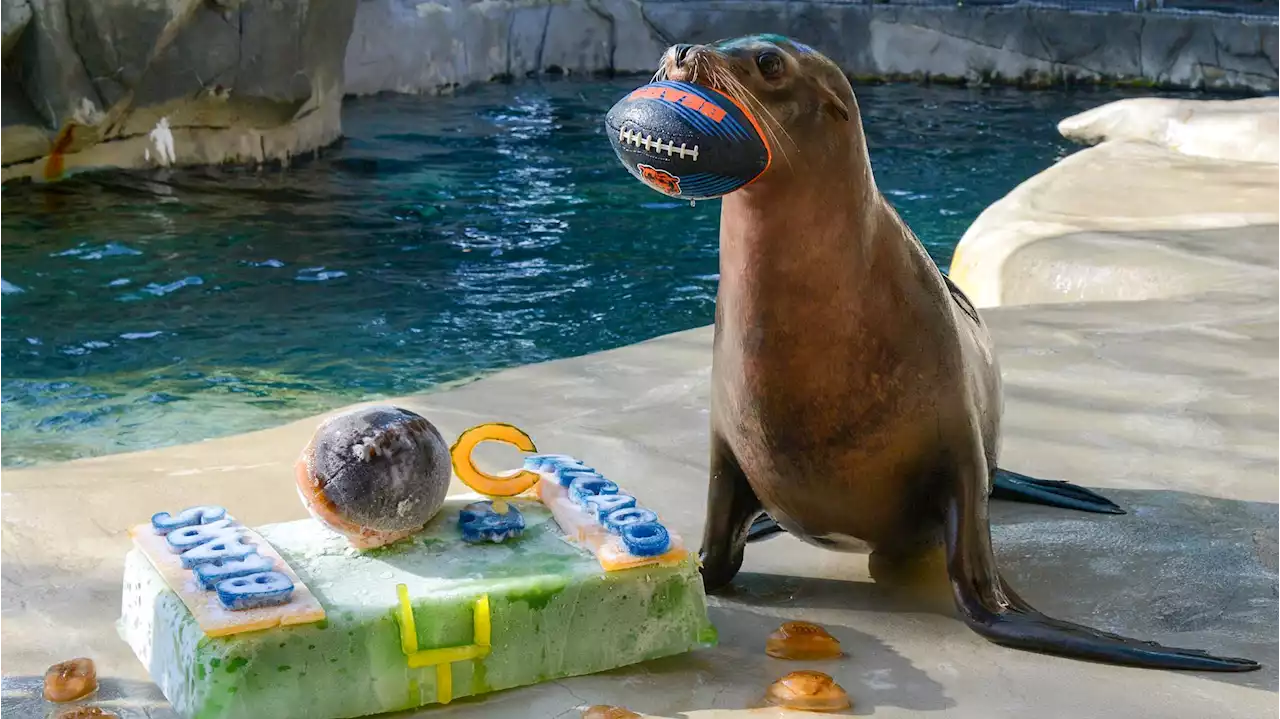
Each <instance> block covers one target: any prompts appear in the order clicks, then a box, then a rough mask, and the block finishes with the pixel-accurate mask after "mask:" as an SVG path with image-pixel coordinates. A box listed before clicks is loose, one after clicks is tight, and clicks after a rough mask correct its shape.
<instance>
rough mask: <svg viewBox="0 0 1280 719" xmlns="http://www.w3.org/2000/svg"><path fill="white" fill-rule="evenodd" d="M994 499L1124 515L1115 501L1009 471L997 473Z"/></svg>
mask: <svg viewBox="0 0 1280 719" xmlns="http://www.w3.org/2000/svg"><path fill="white" fill-rule="evenodd" d="M991 498H992V499H1007V500H1009V501H1011V502H1029V503H1031V504H1047V505H1049V506H1050V507H1062V508H1064V509H1078V510H1080V511H1081V512H1096V513H1098V514H1124V513H1125V511H1124V510H1123V509H1121V508H1120V506H1119V505H1117V504H1116V503H1115V502H1112V501H1111V500H1109V499H1107V498H1106V497H1104V496H1102V495H1101V494H1098V493H1096V492H1093V491H1090V490H1088V489H1085V488H1084V487H1080V486H1077V485H1074V484H1071V483H1070V482H1063V481H1060V480H1055V479H1035V478H1033V477H1028V476H1027V475H1025V474H1018V473H1017V472H1010V471H1009V470H1007V469H997V470H996V474H995V479H994V480H993V481H992V483H991Z"/></svg>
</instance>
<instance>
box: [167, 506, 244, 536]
mask: <svg viewBox="0 0 1280 719" xmlns="http://www.w3.org/2000/svg"><path fill="white" fill-rule="evenodd" d="M226 516H227V510H226V509H224V508H222V507H219V506H218V505H216V504H209V505H205V506H203V507H188V508H186V509H184V510H182V511H181V512H179V513H178V516H176V517H174V516H173V515H171V514H169V513H168V512H157V513H156V514H153V515H151V526H152V528H154V529H155V530H156V534H161V535H164V534H168V533H169V532H172V531H173V530H175V529H181V528H183V527H190V526H192V525H195V524H210V523H212V522H216V521H218V520H220V519H225V518H226Z"/></svg>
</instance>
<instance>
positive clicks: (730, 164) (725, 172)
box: [604, 80, 771, 200]
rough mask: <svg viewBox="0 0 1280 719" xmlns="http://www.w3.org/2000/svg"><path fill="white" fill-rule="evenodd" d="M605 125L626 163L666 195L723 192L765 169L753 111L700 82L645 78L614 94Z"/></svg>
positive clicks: (702, 196)
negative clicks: (620, 95) (637, 85)
mask: <svg viewBox="0 0 1280 719" xmlns="http://www.w3.org/2000/svg"><path fill="white" fill-rule="evenodd" d="M604 124H605V131H606V132H607V133H608V134H609V141H610V142H611V143H612V144H613V151H614V152H616V153H617V154H618V159H619V160H621V161H622V164H623V165H624V166H625V167H626V168H627V170H628V171H629V172H630V173H631V174H632V175H634V176H635V177H636V178H637V179H639V180H640V181H641V182H643V183H645V184H646V185H648V186H649V187H652V188H653V189H655V190H657V191H658V192H661V193H662V194H664V195H669V196H671V197H679V198H681V199H685V200H709V199H713V198H716V197H723V196H724V195H727V194H729V193H730V192H733V191H734V190H737V189H740V188H742V187H744V186H746V185H747V184H748V183H749V182H751V181H752V180H754V179H756V178H757V177H759V176H760V175H761V174H762V173H764V171H765V170H767V169H768V168H769V161H770V159H771V156H770V152H769V144H768V143H767V142H766V141H765V139H764V137H763V136H762V135H761V133H760V127H759V125H758V124H757V123H756V120H755V118H754V117H752V116H751V115H750V114H749V113H748V112H747V111H746V110H745V109H744V108H742V107H741V106H740V105H739V104H738V103H737V102H735V101H734V100H733V99H732V98H730V97H729V96H728V95H725V94H723V93H721V92H717V91H716V90H712V89H710V88H706V87H702V86H701V85H692V84H689V83H687V82H673V81H670V80H662V81H659V82H655V83H651V84H649V85H644V86H643V87H640V88H637V89H635V90H633V91H632V92H631V94H629V95H627V96H626V97H624V98H622V99H621V100H619V101H618V104H616V105H614V106H613V108H612V109H610V110H609V114H608V115H606V116H605V120H604Z"/></svg>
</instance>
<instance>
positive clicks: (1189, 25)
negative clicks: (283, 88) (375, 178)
mask: <svg viewBox="0 0 1280 719" xmlns="http://www.w3.org/2000/svg"><path fill="white" fill-rule="evenodd" d="M463 19H465V21H464V20H463ZM356 28H357V31H356V41H353V42H352V43H351V45H350V51H349V53H348V56H347V60H346V63H347V76H348V78H349V82H348V85H347V90H348V92H351V93H354V94H370V93H376V92H380V91H383V90H396V91H401V92H431V91H436V90H439V89H444V88H450V87H454V86H457V85H461V84H467V83H471V82H482V81H486V80H488V79H490V78H491V77H494V76H520V75H525V74H531V73H541V72H547V71H554V70H557V69H558V70H563V71H566V72H570V73H581V72H592V71H605V72H607V71H615V72H649V71H652V70H653V69H654V68H655V67H656V65H657V62H658V57H659V56H660V55H661V53H662V51H663V50H664V49H665V48H666V47H668V46H669V45H671V44H672V43H674V42H707V41H711V40H716V39H720V38H725V37H733V36H737V35H747V34H752V33H782V34H787V35H791V36H793V37H796V38H798V39H801V40H803V41H805V42H807V43H809V44H811V45H814V46H815V47H817V48H819V49H820V50H822V51H823V52H824V53H826V54H827V55H828V56H829V57H831V58H832V59H833V60H835V61H836V62H837V63H839V64H840V65H841V66H842V67H843V68H844V69H845V70H846V71H847V72H849V73H850V74H852V75H855V76H865V77H884V78H909V79H924V78H934V79H952V80H981V81H993V82H1011V83H1026V84H1034V85H1047V84H1054V83H1061V82H1066V81H1071V82H1090V83H1091V82H1109V81H1118V82H1134V83H1139V84H1158V85H1165V86H1170V87H1185V88H1209V89H1235V90H1240V89H1244V90H1253V91H1263V92H1274V91H1275V90H1276V89H1277V72H1276V56H1277V49H1276V22H1275V21H1274V20H1265V19H1257V18H1254V19H1246V18H1240V17H1231V16H1227V15H1208V14H1203V15H1192V14H1178V15H1173V14H1163V13H1158V12H1146V13H1134V12H1108V13H1101V12H1073V11H1071V10H1064V9H1058V8H1049V7H1025V6H1017V7H1010V6H1004V7H982V6H974V7H968V6H965V7H957V6H936V5H923V4H913V3H894V4H892V5H885V4H863V3H843V2H841V3H834V2H789V3H780V2H768V1H766V0H740V1H738V2H714V1H711V0H678V1H673V0H554V2H552V1H550V0H540V1H534V0H439V1H438V2H426V3H418V2H415V0H364V2H361V3H360V7H359V12H358V15H357V20H356ZM459 57H461V58H462V59H461V60H458V59H457V58H459Z"/></svg>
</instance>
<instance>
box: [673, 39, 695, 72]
mask: <svg viewBox="0 0 1280 719" xmlns="http://www.w3.org/2000/svg"><path fill="white" fill-rule="evenodd" d="M692 49H693V46H692V45H685V44H681V45H676V46H675V47H674V48H673V52H672V53H671V54H672V59H673V60H675V61H676V67H680V65H681V64H683V63H684V59H685V58H686V57H688V56H689V51H690V50H692Z"/></svg>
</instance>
